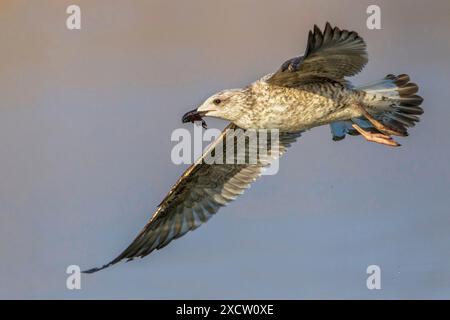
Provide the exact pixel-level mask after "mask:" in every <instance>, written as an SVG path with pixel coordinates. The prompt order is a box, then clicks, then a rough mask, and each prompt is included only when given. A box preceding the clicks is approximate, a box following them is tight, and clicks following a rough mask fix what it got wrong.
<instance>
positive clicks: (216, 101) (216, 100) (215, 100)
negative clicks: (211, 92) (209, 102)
mask: <svg viewBox="0 0 450 320" xmlns="http://www.w3.org/2000/svg"><path fill="white" fill-rule="evenodd" d="M221 102H222V100H220V99H214V100H213V103H214V104H215V105H216V106H217V105H219V104H220V103H221Z"/></svg>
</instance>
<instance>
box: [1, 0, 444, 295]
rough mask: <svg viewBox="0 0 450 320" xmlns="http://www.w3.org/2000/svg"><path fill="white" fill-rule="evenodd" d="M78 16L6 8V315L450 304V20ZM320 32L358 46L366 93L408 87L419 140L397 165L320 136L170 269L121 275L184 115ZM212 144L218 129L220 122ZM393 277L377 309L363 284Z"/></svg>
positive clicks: (55, 8)
mask: <svg viewBox="0 0 450 320" xmlns="http://www.w3.org/2000/svg"><path fill="white" fill-rule="evenodd" d="M76 3H77V4H79V5H80V6H81V8H82V19H83V20H82V30H81V31H68V30H67V29H66V28H65V18H66V14H65V9H66V7H67V6H68V5H69V4H73V1H56V0H55V1H51V0H39V1H33V2H32V3H31V2H30V1H24V0H8V1H5V0H3V1H2V3H1V4H0V39H1V41H2V50H1V51H0V70H2V71H1V72H0V155H1V162H0V219H1V220H0V221H1V223H0V253H1V256H2V259H1V262H0V298H68V299H71V298H145V299H165V298H189V299H197V298H205V299H206V298H216V299H217V298H255V299H257V298H267V299H270V298H288V299H298V298H338V299H339V298H374V299H379V298H450V256H449V252H450V209H449V205H450V199H449V197H450V170H449V158H450V142H449V137H450V128H449V120H450V106H449V101H450V90H449V89H448V83H449V82H450V76H449V70H450V60H449V56H450V35H449V33H448V30H449V29H450V3H449V2H448V1H447V0H442V1H432V2H426V1H417V0H414V1H409V0H408V1H407V0H398V1H376V3H378V4H380V6H381V9H382V30H368V29H367V28H366V26H365V20H366V17H367V15H366V13H365V11H366V8H367V6H368V5H369V4H374V3H375V2H374V1H356V0H355V1H349V0H347V1H324V0H322V1H317V0H314V1H312V0H309V1H301V0H296V1H290V0H285V1H256V0H254V1H249V0H242V1H237V0H233V1H229V0H227V1H214V2H212V1H207V0H204V1H199V0H195V1H143V0H142V1H137V0H133V1H126V2H125V1H119V0H117V1H112V0H101V1H100V0H99V1H87V0H79V1H76ZM326 21H330V22H331V23H332V24H333V25H338V26H340V27H342V28H348V29H354V30H356V31H358V32H359V33H360V34H361V35H362V36H363V37H364V38H365V40H366V42H367V44H368V49H369V57H370V62H369V64H368V65H367V67H366V68H365V69H364V71H363V72H362V73H361V74H360V75H359V76H358V77H356V78H355V79H354V81H355V82H356V83H362V82H366V81H371V80H376V79H379V78H382V77H383V76H385V75H386V74H388V73H397V74H399V73H408V74H410V75H411V78H412V79H413V81H414V82H417V83H418V84H419V86H420V88H421V91H420V94H421V95H422V96H423V97H424V98H425V102H424V105H423V106H424V109H425V114H424V115H423V117H422V121H421V122H420V123H419V124H418V125H417V127H415V128H413V129H412V130H411V131H410V133H411V134H410V136H409V137H407V138H405V139H400V142H401V143H402V145H403V147H402V148H399V149H390V148H387V147H384V146H380V145H375V144H373V143H368V142H366V141H364V140H363V139H362V138H360V137H350V138H347V139H345V140H344V141H342V142H339V143H336V142H333V141H331V136H330V134H329V129H328V127H324V128H318V129H314V130H312V131H310V132H307V133H305V134H304V135H303V137H302V138H301V139H300V140H299V142H298V143H297V144H296V145H294V146H293V147H292V148H291V150H290V151H289V152H288V153H287V155H286V156H285V157H284V158H283V159H282V161H281V163H280V172H279V173H278V174H277V175H275V176H266V177H263V178H262V179H261V180H259V181H258V182H257V183H255V184H254V186H253V187H252V188H251V189H250V190H249V191H248V192H247V193H246V194H245V195H244V196H243V197H241V198H240V199H239V200H238V201H236V202H234V203H232V204H231V205H230V206H228V207H226V208H224V209H222V210H221V211H220V212H219V213H218V214H217V215H216V216H215V217H214V218H212V219H211V220H210V221H209V222H208V223H207V224H206V225H205V226H202V227H201V228H199V229H198V230H196V231H195V232H193V233H190V234H188V235H187V236H185V237H183V238H182V239H181V240H177V241H175V242H173V243H172V244H171V245H169V246H168V247H166V248H165V249H164V250H162V251H158V252H156V253H154V254H152V255H151V256H149V257H147V258H145V259H143V260H136V261H135V262H132V263H128V264H120V265H117V266H115V267H113V268H110V269H107V270H105V271H103V272H100V273H97V274H94V275H91V276H83V278H82V290H80V291H68V290H67V289H66V288H65V281H66V274H65V269H66V267H67V266H68V265H71V264H78V265H80V266H81V267H82V268H89V267H93V266H97V265H101V264H103V263H105V262H107V261H109V260H110V259H111V258H113V257H115V256H116V255H117V254H118V253H119V252H120V251H121V250H122V249H124V248H125V247H126V246H127V245H128V244H129V242H130V241H131V240H132V239H133V237H134V236H135V235H136V233H137V232H138V231H139V230H140V229H141V227H142V226H143V225H144V224H145V222H146V221H147V220H148V219H149V218H150V216H151V214H152V213H153V210H154V209H155V207H156V205H157V204H158V203H159V202H160V200H161V199H162V197H163V196H164V195H165V193H166V192H167V191H168V189H169V188H170V186H171V185H172V184H173V183H174V182H175V181H176V179H177V178H178V176H179V175H180V174H181V172H182V171H183V170H184V168H185V167H183V166H175V165H173V164H172V163H171V161H170V151H171V148H172V147H173V145H174V143H172V142H171V141H170V135H171V133H172V131H173V130H174V129H176V128H179V127H181V126H183V127H186V128H190V129H191V130H192V126H189V125H182V124H181V122H180V119H181V116H182V115H183V113H184V112H185V111H187V110H190V109H192V108H193V107H194V106H196V105H197V104H198V103H200V102H201V101H202V100H203V99H204V98H206V97H207V96H209V95H210V94H212V93H214V92H215V91H218V90H221V89H224V88H233V87H239V86H244V85H246V84H247V83H249V82H250V81H252V80H254V79H256V78H258V77H260V76H262V75H263V74H265V73H268V72H272V71H274V70H275V69H277V68H278V67H279V65H280V64H281V63H282V62H283V61H284V60H286V59H287V58H290V57H292V56H295V55H298V54H301V53H302V52H303V50H304V48H305V44H306V38H307V32H308V30H309V29H310V28H311V27H312V26H313V25H314V24H315V23H316V24H318V25H320V26H323V25H324V24H325V22H326ZM208 124H209V125H210V127H213V126H217V127H223V126H224V125H225V123H224V122H220V121H211V120H210V121H208ZM371 264H377V265H379V266H380V267H381V269H382V290H380V291H369V290H367V288H366V277H367V275H366V273H365V271H366V268H367V266H368V265H371Z"/></svg>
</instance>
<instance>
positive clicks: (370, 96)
mask: <svg viewBox="0 0 450 320" xmlns="http://www.w3.org/2000/svg"><path fill="white" fill-rule="evenodd" d="M356 89H357V90H360V91H364V92H365V93H366V95H365V97H364V100H363V102H364V104H365V106H366V108H367V111H369V112H370V113H371V114H373V115H374V116H375V117H376V118H377V119H378V120H380V121H381V122H383V123H384V124H385V125H387V126H389V127H391V128H393V129H395V130H397V131H399V132H402V133H404V134H405V135H407V128H409V127H413V126H414V125H415V123H416V122H419V116H420V115H421V114H422V113H423V109H422V108H421V107H420V105H421V104H422V102H423V99H422V97H420V96H418V95H417V94H416V93H417V92H418V91H419V87H418V86H417V84H415V83H412V82H410V79H409V76H408V75H406V74H402V75H399V76H394V75H392V74H389V75H387V76H386V77H385V78H384V79H382V80H380V81H376V82H375V83H371V84H368V85H364V86H360V87H357V88H356Z"/></svg>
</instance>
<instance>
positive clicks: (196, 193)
mask: <svg viewBox="0 0 450 320" xmlns="http://www.w3.org/2000/svg"><path fill="white" fill-rule="evenodd" d="M235 129H239V128H238V127H237V126H236V125H234V124H230V125H228V126H227V127H226V128H225V129H224V131H223V132H222V134H221V136H220V137H219V138H217V139H216V140H215V141H214V142H213V143H212V144H211V145H210V146H209V147H208V148H207V150H206V151H205V152H204V153H203V155H202V157H201V158H200V159H198V160H197V161H196V162H195V163H194V164H193V165H191V166H190V167H189V168H188V169H187V170H186V171H185V172H184V173H183V175H182V176H181V177H180V179H179V180H178V181H177V183H176V184H175V185H174V186H173V187H172V189H171V190H170V192H169V193H168V195H167V196H166V197H165V198H164V200H163V201H162V202H161V204H160V205H159V207H158V209H157V210H156V212H155V213H154V215H153V217H152V218H151V219H150V221H149V222H148V223H147V225H146V226H145V227H144V229H143V230H142V231H141V232H140V233H139V234H138V236H137V237H136V238H135V239H134V241H133V242H132V243H131V244H130V245H129V246H128V248H126V249H125V250H124V251H123V252H122V253H121V254H120V255H119V256H118V257H117V258H115V259H114V260H112V261H111V262H110V263H108V264H106V265H104V266H103V267H101V268H94V269H90V270H87V271H84V272H85V273H93V272H96V271H99V270H102V269H104V268H106V267H108V266H111V265H113V264H115V263H117V262H119V261H121V260H122V259H129V260H130V259H133V258H135V257H144V256H146V255H148V254H150V253H151V252H152V251H153V250H155V249H161V248H163V247H164V246H166V245H167V244H168V243H169V242H171V241H172V240H173V239H176V238H179V237H181V236H183V235H184V234H185V233H186V232H188V231H190V230H194V229H195V228H197V227H198V226H200V225H201V224H202V223H204V222H206V221H208V219H209V218H210V217H211V216H212V215H213V214H215V213H216V212H217V211H218V210H219V208H220V207H222V206H224V205H226V204H227V203H228V202H230V201H232V200H234V199H235V198H236V197H237V196H238V195H239V194H242V193H243V192H244V190H245V189H247V188H248V187H249V186H250V184H251V183H252V182H253V181H254V180H256V178H257V177H259V176H260V174H261V173H262V170H263V169H264V167H265V166H267V165H268V164H270V162H271V160H273V159H274V158H277V157H278V156H279V155H281V154H282V153H284V151H285V150H286V149H287V148H288V147H289V146H290V144H291V143H292V142H294V141H295V140H296V138H297V137H299V136H300V132H296V133H280V134H279V143H271V140H270V138H269V139H267V149H268V150H267V152H264V153H262V152H258V150H260V149H259V148H258V149H256V150H255V149H254V147H255V146H254V145H253V146H250V143H248V144H244V145H246V149H245V157H246V158H248V156H249V153H250V152H257V154H258V157H257V162H256V163H255V162H253V163H254V164H226V163H225V162H224V164H207V163H205V161H204V160H205V158H206V157H214V158H215V159H218V158H219V157H222V159H225V158H226V157H227V155H226V141H227V140H228V141H231V142H232V143H233V144H234V146H236V145H237V144H238V143H239V141H241V142H242V141H245V139H246V135H245V131H244V130H242V129H241V130H235ZM232 132H234V134H231V133H232ZM230 139H232V140H230ZM243 139H244V140H243ZM252 148H253V149H252ZM234 149H235V148H234ZM232 152H233V154H234V153H235V151H234V150H233V151H232ZM241 156H244V155H243V154H241ZM238 157H239V156H238ZM247 160H248V159H247ZM245 163H249V161H247V162H245Z"/></svg>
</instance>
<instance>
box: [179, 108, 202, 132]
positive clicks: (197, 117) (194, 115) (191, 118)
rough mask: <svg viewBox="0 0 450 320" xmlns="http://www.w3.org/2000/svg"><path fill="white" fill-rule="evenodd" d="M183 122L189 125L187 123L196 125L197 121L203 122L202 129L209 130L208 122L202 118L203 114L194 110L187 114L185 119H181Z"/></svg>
mask: <svg viewBox="0 0 450 320" xmlns="http://www.w3.org/2000/svg"><path fill="white" fill-rule="evenodd" d="M181 121H182V122H183V123H187V122H192V123H194V122H195V121H201V122H202V127H203V128H205V129H207V128H208V126H207V125H206V121H205V120H203V118H202V114H201V113H200V112H198V111H197V109H194V110H192V111H189V112H186V113H185V114H184V116H183V118H182V119H181Z"/></svg>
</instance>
